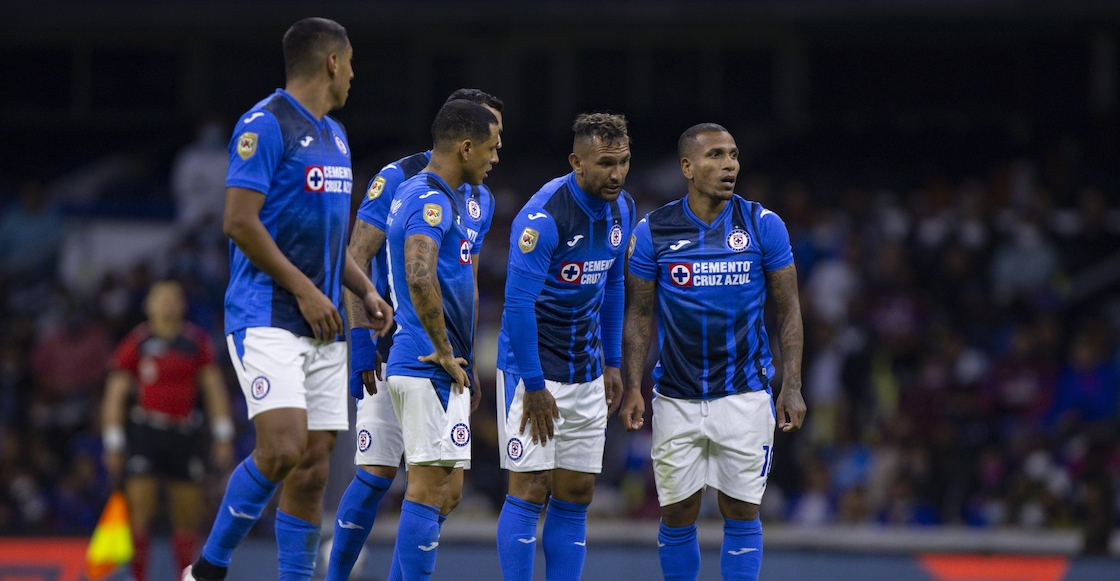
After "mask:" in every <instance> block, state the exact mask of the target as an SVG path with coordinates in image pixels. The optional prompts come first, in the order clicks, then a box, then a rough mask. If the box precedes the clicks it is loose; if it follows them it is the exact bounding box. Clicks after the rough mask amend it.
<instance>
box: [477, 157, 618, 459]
mask: <svg viewBox="0 0 1120 581" xmlns="http://www.w3.org/2000/svg"><path fill="white" fill-rule="evenodd" d="M634 220H635V216H634V200H633V199H632V198H631V197H630V194H629V193H627V192H626V191H623V192H622V193H621V194H620V195H619V197H618V199H617V200H615V201H613V202H605V201H603V200H601V199H599V198H597V197H594V196H592V195H590V194H588V193H586V192H584V191H583V190H581V189H580V188H579V185H578V184H577V183H576V178H575V174H568V175H566V176H562V177H559V178H556V179H554V180H552V181H550V182H549V183H547V184H545V185H544V187H542V188H541V189H540V191H538V192H537V193H536V194H535V195H534V196H533V197H532V198H531V199H530V200H529V202H528V203H526V204H525V207H524V208H522V209H521V211H520V212H519V213H518V214H517V217H516V218H515V219H514V221H513V226H512V228H511V236H510V251H509V270H508V275H507V279H506V303H505V311H504V313H503V314H502V330H501V334H500V335H499V336H498V369H500V370H501V371H502V373H499V374H498V394H499V396H498V398H497V399H498V404H497V405H498V432H499V438H500V439H499V443H500V444H501V446H502V449H503V452H504V453H503V454H502V461H501V462H502V467H503V468H507V469H509V470H513V471H515V472H535V471H540V470H551V469H553V468H564V469H567V470H574V471H579V472H586V473H598V472H601V471H602V465H603V445H604V443H605V435H604V430H605V429H606V421H607V414H606V412H607V406H606V400H605V395H604V391H603V366H604V365H606V366H608V367H618V366H619V364H620V361H621V359H622V339H621V338H622V314H623V301H624V286H623V285H624V279H623V275H624V270H623V269H624V263H623V256H622V254H623V251H624V250H625V247H626V244H625V242H626V240H627V239H628V238H629V237H630V234H631V231H632V230H633V228H634ZM526 389H527V390H529V391H534V390H538V389H548V390H549V391H550V392H551V393H552V395H553V397H555V398H556V405H557V407H558V408H559V410H560V418H559V419H558V420H556V423H555V434H556V438H555V439H553V440H549V441H548V442H547V443H545V444H540V443H533V442H531V441H530V438H529V437H528V429H529V427H528V426H526V432H524V433H521V432H519V428H520V427H521V426H520V423H521V416H522V409H523V407H522V401H523V398H524V393H525V390H526Z"/></svg>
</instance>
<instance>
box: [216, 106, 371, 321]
mask: <svg viewBox="0 0 1120 581" xmlns="http://www.w3.org/2000/svg"><path fill="white" fill-rule="evenodd" d="M353 179H354V177H353V173H352V172H351V169H350V148H349V146H348V145H347V143H346V131H345V130H344V129H343V128H342V125H340V124H339V123H338V122H337V121H335V120H334V119H332V118H330V117H326V116H324V117H323V119H322V120H318V119H316V118H315V117H314V116H313V115H311V113H310V112H309V111H307V109H305V108H304V107H303V105H300V104H299V102H298V101H296V100H295V98H293V97H292V96H291V95H289V94H288V93H287V92H285V91H284V90H283V89H278V90H277V91H276V92H275V93H273V94H272V95H270V96H269V97H268V98H266V99H264V100H262V101H261V102H259V103H257V104H256V105H254V106H253V108H252V109H250V110H249V111H248V112H246V113H245V114H244V115H242V116H241V118H240V119H239V120H238V121H237V126H236V127H235V129H234V132H233V138H232V139H231V140H230V143H229V171H228V173H227V174H226V187H238V188H246V189H250V190H254V191H257V192H261V193H262V194H264V195H265V199H264V205H263V206H261V210H260V220H261V223H262V224H264V227H265V228H266V229H267V230H268V233H269V234H270V235H271V236H272V238H273V239H274V240H275V241H276V245H277V246H278V247H279V248H280V252H282V253H283V254H284V256H285V257H286V258H287V259H288V260H289V261H291V263H292V264H293V265H295V267H296V268H298V269H299V270H300V271H301V272H303V274H305V275H307V277H308V278H309V279H311V282H312V283H314V284H315V286H317V287H318V288H319V290H321V291H322V292H323V294H325V295H326V296H327V298H329V299H330V300H331V301H332V302H333V303H334V304H335V308H339V309H341V307H342V271H343V266H344V264H345V262H344V259H345V254H344V253H345V251H346V248H345V244H346V232H347V227H348V226H349V215H350V189H351V187H352V183H353ZM229 252H230V275H229V286H228V287H227V288H226V298H225V319H226V321H225V326H226V333H233V332H235V331H239V330H241V329H245V328H248V327H278V328H281V329H286V330H288V331H291V332H292V333H295V334H296V335H302V336H305V337H311V336H313V334H312V332H311V326H310V325H308V324H307V321H306V320H304V318H303V315H302V314H300V311H299V305H298V303H297V302H296V299H295V296H294V295H293V294H292V293H290V292H289V291H288V290H287V289H285V288H284V287H282V286H280V285H279V284H278V283H276V281H274V280H272V279H271V278H270V277H269V276H268V275H267V274H265V273H264V272H263V271H262V270H260V269H259V268H257V267H256V266H255V265H253V263H252V262H250V261H249V259H248V258H246V257H245V254H244V253H242V252H241V249H239V248H238V247H237V245H236V244H234V243H233V242H232V241H230V245H229ZM344 337H345V336H343V337H339V338H340V339H342V338H344Z"/></svg>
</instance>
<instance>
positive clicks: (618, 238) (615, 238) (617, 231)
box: [607, 224, 622, 248]
mask: <svg viewBox="0 0 1120 581" xmlns="http://www.w3.org/2000/svg"><path fill="white" fill-rule="evenodd" d="M607 241H608V242H610V243H611V248H618V247H619V246H622V226H619V225H618V224H615V225H614V226H613V227H611V234H610V236H609V237H608V238H607Z"/></svg>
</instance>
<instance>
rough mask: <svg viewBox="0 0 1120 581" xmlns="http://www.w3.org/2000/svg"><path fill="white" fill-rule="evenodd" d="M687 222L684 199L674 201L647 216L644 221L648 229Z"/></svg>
mask: <svg viewBox="0 0 1120 581" xmlns="http://www.w3.org/2000/svg"><path fill="white" fill-rule="evenodd" d="M684 220H687V217H686V215H685V213H684V199H683V198H682V199H679V200H673V201H672V202H669V203H668V204H665V205H664V206H661V207H660V208H658V209H656V210H654V211H652V212H650V213H648V214H646V216H645V218H642V221H644V222H646V225H647V227H649V228H656V227H659V226H664V225H676V224H677V223H679V222H682V221H684Z"/></svg>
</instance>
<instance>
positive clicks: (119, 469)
mask: <svg viewBox="0 0 1120 581" xmlns="http://www.w3.org/2000/svg"><path fill="white" fill-rule="evenodd" d="M104 460H105V472H106V473H107V474H108V475H109V482H110V483H111V484H112V485H113V486H116V484H117V483H119V482H120V480H121V474H122V473H123V472H124V461H125V455H124V450H121V451H119V452H105V457H104Z"/></svg>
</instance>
